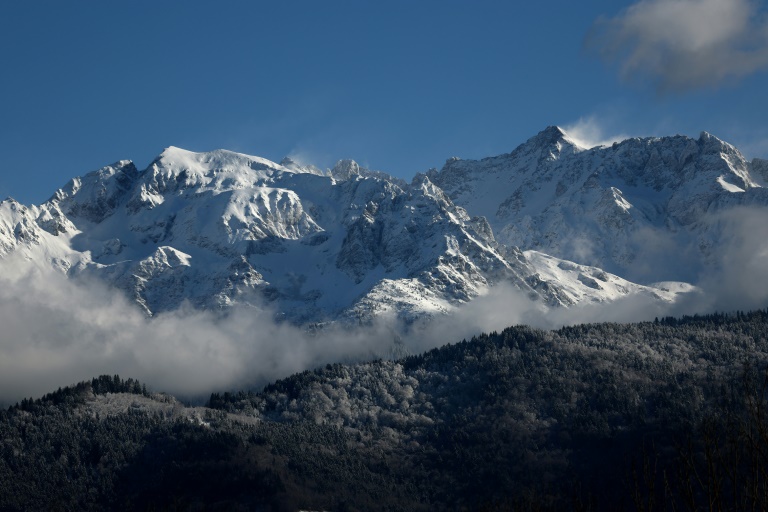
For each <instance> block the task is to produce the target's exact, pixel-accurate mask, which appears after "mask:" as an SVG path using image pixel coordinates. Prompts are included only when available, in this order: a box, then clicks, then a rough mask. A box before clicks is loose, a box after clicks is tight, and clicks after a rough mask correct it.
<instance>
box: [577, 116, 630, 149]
mask: <svg viewBox="0 0 768 512" xmlns="http://www.w3.org/2000/svg"><path fill="white" fill-rule="evenodd" d="M563 130H565V133H566V134H568V137H570V138H571V140H573V142H575V143H576V144H578V145H579V146H581V147H584V148H593V147H595V146H610V145H611V144H613V143H614V142H621V141H622V140H625V139H628V138H629V136H628V135H625V134H622V133H620V134H615V135H608V134H607V133H606V129H605V126H604V125H603V124H602V123H601V122H600V121H599V120H598V119H597V118H596V117H595V116H588V117H580V118H579V120H578V121H576V122H575V123H573V124H569V125H566V126H564V127H563Z"/></svg>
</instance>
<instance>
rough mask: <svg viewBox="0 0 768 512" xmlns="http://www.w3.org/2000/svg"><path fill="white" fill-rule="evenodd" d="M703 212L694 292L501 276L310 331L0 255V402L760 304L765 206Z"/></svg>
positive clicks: (260, 372) (272, 370)
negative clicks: (149, 313) (703, 247)
mask: <svg viewBox="0 0 768 512" xmlns="http://www.w3.org/2000/svg"><path fill="white" fill-rule="evenodd" d="M708 222H713V223H717V224H718V225H720V226H721V228H722V231H723V236H722V240H721V241H722V243H721V244H719V245H717V246H715V247H713V248H712V252H711V255H710V257H711V260H712V261H711V263H710V264H709V265H707V266H706V268H705V271H703V272H702V273H701V276H700V278H699V279H698V282H696V283H695V284H697V285H698V286H699V288H700V289H701V291H700V292H699V293H693V294H689V295H688V296H687V297H685V298H684V299H683V300H680V301H679V302H678V303H676V304H666V303H663V302H661V301H658V300H654V299H653V298H651V297H650V296H648V295H634V296H628V297H626V298H624V299H621V300H617V301H614V302H612V303H608V304H587V305H580V306H575V307H571V308H547V307H545V306H544V305H543V304H542V303H541V302H533V301H531V300H529V298H528V297H527V296H525V295H524V294H523V293H521V292H520V291H519V290H517V289H516V288H514V287H513V286H511V285H509V286H505V285H499V286H497V287H494V288H492V289H491V290H490V291H489V292H488V293H487V294H486V295H483V296H481V297H478V298H476V299H475V300H473V301H472V302H470V303H469V304H466V305H465V306H463V307H461V308H458V309H457V310H455V311H454V312H453V313H452V314H451V315H449V316H446V317H441V318H439V319H438V320H437V321H432V322H424V323H420V324H417V325H410V326H404V325H402V324H400V323H399V322H397V321H396V320H394V319H391V318H389V319H388V318H382V319H380V320H379V321H378V322H377V323H375V324H374V325H370V326H366V327H359V328H355V329H343V328H334V327H329V328H325V329H323V330H320V331H318V332H307V331H306V330H305V329H302V328H299V327H296V326H292V325H290V324H286V323H279V322H275V321H274V318H275V315H274V312H272V311H269V310H257V309H254V308H251V307H248V308H246V307H243V308H234V309H232V310H231V311H229V312H227V313H225V314H221V313H213V312H208V311H199V310H194V309H192V308H181V309H180V310H178V311H174V312H170V313H164V314H160V315H157V316H155V317H154V318H147V317H146V316H145V315H144V314H143V313H142V312H141V311H140V310H139V308H138V307H137V306H136V305H135V304H133V303H132V302H130V301H129V300H128V299H126V298H125V297H124V296H123V294H122V293H120V292H118V291H116V290H114V289H110V288H108V287H107V286H106V285H104V284H103V283H100V282H95V281H83V280H73V279H68V278H66V277H65V276H63V275H61V274H59V273H57V272H54V271H46V270H40V269H39V268H34V267H31V266H30V265H29V264H28V263H26V262H24V261H22V260H15V259H6V260H5V261H3V264H2V265H0V323H1V325H2V330H0V403H6V404H7V403H13V402H15V401H18V400H20V399H21V398H23V397H29V396H33V397H38V396H41V395H42V394H44V393H46V392H49V391H51V390H53V389H56V388H57V387H59V386H65V385H68V384H72V383H75V382H78V381H81V380H85V379H89V378H91V377H93V376H97V375H101V374H115V373H117V374H120V375H121V376H123V377H124V378H127V377H133V378H137V379H139V380H141V381H143V382H146V383H147V384H148V385H149V386H150V387H151V388H153V389H155V390H159V391H166V392H170V393H172V394H176V395H178V396H182V397H186V398H190V399H196V398H197V399H199V398H204V397H205V396H207V395H208V394H209V393H210V392H212V391H222V390H227V389H242V388H248V387H259V386H262V385H264V384H265V383H267V382H269V381H273V380H275V379H278V378H283V377H286V376H288V375H291V374H293V373H295V372H298V371H302V370H305V369H310V368H315V367H318V366H321V365H324V364H326V363H332V362H350V361H359V360H367V359H371V358H376V357H387V355H388V354H390V353H392V350H393V345H394V340H395V337H396V335H398V334H399V335H400V336H401V337H402V339H403V341H404V343H405V348H406V349H407V350H408V351H409V352H411V353H420V352H422V351H424V350H428V349H430V348H433V347H437V346H441V345H444V344H446V343H455V342H458V341H461V339H463V338H467V339H468V338H470V337H472V336H473V335H476V334H479V333H481V332H489V331H494V330H496V331H500V330H502V329H504V328H505V327H508V326H511V325H517V324H529V325H533V326H535V327H540V328H558V327H560V326H563V325H572V324H576V323H585V322H602V321H618V322H629V321H642V320H652V319H653V318H654V317H662V316H667V315H681V314H693V313H707V312H712V311H733V310H736V309H743V310H747V309H754V308H765V307H768V286H766V285H767V284H768V215H766V213H765V210H764V209H757V208H755V209H751V208H741V209H737V210H732V211H731V212H728V213H727V214H724V215H720V216H718V217H716V218H711V219H709V220H708ZM665 243H666V242H665ZM670 251H671V252H670ZM670 251H664V254H662V253H661V252H659V253H658V254H656V255H655V257H656V258H657V259H656V260H655V261H653V262H651V263H652V264H654V265H664V264H665V261H666V262H667V264H668V263H669V261H670V259H674V258H679V257H680V256H681V255H683V254H684V253H683V252H681V251H678V250H677V249H674V248H673V249H671V250H670ZM649 257H650V256H649Z"/></svg>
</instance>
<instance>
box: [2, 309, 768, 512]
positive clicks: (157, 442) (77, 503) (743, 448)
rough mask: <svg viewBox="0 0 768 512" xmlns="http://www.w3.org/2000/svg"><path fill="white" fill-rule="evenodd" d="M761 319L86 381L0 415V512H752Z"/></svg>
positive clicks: (766, 451) (764, 316) (498, 337)
mask: <svg viewBox="0 0 768 512" xmlns="http://www.w3.org/2000/svg"><path fill="white" fill-rule="evenodd" d="M767 365H768V311H756V312H752V313H738V314H733V315H708V316H697V317H686V318H682V319H674V318H666V319H662V320H657V321H655V322H646V323H638V324H627V325H620V324H591V325H581V326H575V327H566V328H562V329H560V330H556V331H542V330H536V329H532V328H529V327H524V326H520V327H511V328H508V329H505V330H504V331H502V332H499V333H491V334H487V335H482V336H478V337H476V338H473V339H472V340H469V341H462V342H460V343H456V344H450V345H446V346H444V347H442V348H438V349H434V350H432V351H429V352H427V353H425V354H422V355H418V356H411V357H407V358H405V359H402V360H399V361H373V362H369V363H364V364H357V365H339V364H337V365H329V366H326V367H325V368H322V369H318V370H315V371H308V372H304V373H301V374H297V375H294V376H292V377H289V378H287V379H284V380H280V381H277V382H275V383H272V384H270V385H268V386H266V388H265V389H264V390H263V391H262V392H246V391H239V392H231V391H230V392H220V393H214V394H213V395H211V398H210V401H209V403H208V404H207V407H185V406H184V405H182V404H181V403H179V402H178V401H177V400H176V399H174V398H173V397H169V396H167V395H162V394H158V393H151V392H149V391H147V389H146V387H145V386H142V385H141V384H140V383H138V382H136V381H133V380H131V379H129V380H128V381H123V380H121V379H120V378H119V377H100V378H97V379H93V380H92V381H90V382H84V383H81V384H78V385H76V386H72V387H70V388H66V389H63V390H59V391H57V392H55V393H52V394H50V395H47V396H46V397H43V398H42V399H38V400H25V401H23V402H22V403H20V404H18V405H17V406H14V407H11V408H10V409H9V410H7V411H4V412H2V413H0V509H2V510H22V509H25V510H29V509H61V510H75V509H77V510H86V509H99V508H105V507H112V508H121V509H142V510H146V509H157V508H159V509H163V508H173V509H192V510H199V509H203V508H206V509H221V510H224V509H226V510H230V509H238V508H240V509H243V510H298V509H307V508H308V509H314V510H319V509H323V510H419V509H422V510H436V509H437V510H444V509H446V510H477V509H483V508H485V509H500V510H514V509H526V510H530V509H535V510H563V509H574V510H586V509H591V510H616V509H621V508H623V509H626V510H635V509H638V510H664V509H669V510H671V509H673V508H674V509H676V510H699V509H708V507H709V505H710V503H715V504H716V505H719V506H720V507H721V508H722V509H730V510H742V509H755V510H760V509H764V508H765V507H766V506H768V502H767V501H766V492H767V491H768V488H767V487H766V482H767V481H768V478H766V475H765V468H768V436H767V435H766V432H768V420H767V419H766V409H768V401H766V387H765V380H764V377H765V368H766V366H767Z"/></svg>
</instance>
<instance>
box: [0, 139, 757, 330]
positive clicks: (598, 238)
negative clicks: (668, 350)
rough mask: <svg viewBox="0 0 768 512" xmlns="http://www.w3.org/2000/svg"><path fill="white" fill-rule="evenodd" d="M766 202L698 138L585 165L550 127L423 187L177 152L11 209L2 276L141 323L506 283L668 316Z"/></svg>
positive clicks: (453, 299)
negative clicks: (630, 303) (44, 276)
mask: <svg viewBox="0 0 768 512" xmlns="http://www.w3.org/2000/svg"><path fill="white" fill-rule="evenodd" d="M766 183H768V163H766V161H764V160H759V159H755V160H753V161H752V162H747V161H746V160H745V159H744V158H743V157H742V155H741V154H740V153H739V152H738V151H737V150H736V149H735V148H734V147H733V146H731V145H729V144H727V143H725V142H722V141H720V140H719V139H717V138H715V137H713V136H711V135H709V134H706V133H702V134H701V136H700V137H699V138H698V139H691V138H688V137H682V136H675V137H664V138H647V139H629V140H626V141H624V142H621V143H617V144H614V145H612V146H611V147H598V148H592V149H586V148H583V147H580V146H579V145H578V144H577V143H576V142H575V141H574V140H573V139H571V138H570V137H568V135H567V134H566V133H565V132H564V131H562V130H561V129H559V128H556V127H550V128H547V129H546V130H544V131H542V132H541V133H539V134H538V135H536V136H535V137H533V138H531V139H530V140H529V141H527V142H526V143H525V144H522V145H521V146H520V147H518V148H517V149H515V150H514V151H513V152H512V153H509V154H505V155H501V156H497V157H492V158H486V159H483V160H480V161H465V160H460V159H457V158H452V159H449V160H448V161H447V162H446V164H445V166H444V167H443V169H442V170H440V171H437V170H431V171H429V172H428V173H426V174H420V175H417V176H416V177H415V178H414V180H413V181H412V182H411V183H406V182H404V181H402V180H400V179H398V178H394V177H392V176H389V175H387V174H385V173H382V172H378V171H370V170H367V169H364V168H361V167H360V166H359V165H358V164H357V163H355V162H354V161H352V160H342V161H340V162H339V163H338V164H337V165H336V166H335V167H334V168H333V169H330V170H326V171H323V170H320V169H318V168H316V167H313V166H311V165H302V164H299V163H297V162H295V161H293V160H291V159H288V158H286V159H284V160H283V161H282V162H281V163H280V164H277V163H274V162H271V161H269V160H265V159H263V158H258V157H253V156H248V155H243V154H239V153H233V152H230V151H223V150H218V151H212V152H209V153H193V152H190V151H185V150H183V149H179V148H174V147H171V148H168V149H166V150H165V151H164V152H163V153H162V154H161V155H160V156H159V157H158V158H157V159H156V160H155V161H154V162H152V164H150V165H149V167H148V168H147V169H145V170H143V171H140V170H138V169H137V168H136V167H135V166H134V165H133V163H131V162H130V161H120V162H116V163H115V164H112V165H110V166H107V167H104V168H102V169H99V170H97V171H94V172H92V173H89V174H87V175H85V176H83V177H80V178H75V179H73V180H71V181H70V182H69V183H67V184H66V185H65V186H64V187H62V188H61V189H60V190H58V191H57V192H56V193H55V194H53V196H52V197H51V199H50V200H49V201H47V202H45V203H44V204H42V205H39V206H24V205H21V204H19V203H17V202H16V201H14V200H12V199H8V200H6V201H3V202H2V203H0V256H3V257H4V256H9V255H17V256H20V257H23V258H25V259H27V260H30V261H32V262H33V263H34V264H35V265H38V266H41V267H53V268H56V269H57V270H59V271H62V272H65V273H67V274H69V275H72V276H77V275H84V276H92V277H96V278H99V279H102V280H105V281H106V282H108V283H111V284H114V285H116V286H117V287H119V288H120V289H122V290H124V291H125V292H126V293H127V294H128V295H129V296H130V297H131V298H132V299H133V300H134V301H135V302H136V303H137V304H139V305H140V306H141V307H142V308H143V309H144V310H145V311H146V312H147V313H148V314H154V313H157V312H161V311H169V310H173V309H176V308H178V307H180V306H182V305H183V304H184V303H187V302H188V303H191V304H192V305H193V306H195V307H198V308H205V309H221V308H226V307H228V306H230V305H232V304H250V305H253V306H255V307H259V308H272V309H273V310H274V311H275V313H276V314H278V315H279V316H281V317H283V318H285V319H287V320H289V321H291V322H294V323H298V324H305V323H315V322H325V321H334V320H343V321H346V322H350V323H359V322H368V321H370V320H371V319H373V318H375V317H377V316H380V315H391V316H396V317H399V318H401V319H404V320H407V321H410V320H413V319H416V318H420V317H423V316H432V315H437V314H441V313H446V312H449V311H451V310H453V309H454V308H456V307H457V306H460V305H462V304H465V303H467V302H469V301H471V300H472V299H473V298H475V297H478V296H480V295H483V294H485V293H487V292H488V291H489V290H490V289H491V288H492V287H494V286H495V285H497V284H499V283H510V284H511V285H512V286H513V287H514V288H516V289H518V290H519V291H520V292H521V293H522V294H524V295H526V296H528V297H529V298H530V299H531V300H536V301H540V302H541V303H543V304H547V305H550V306H570V305H573V304H578V303H585V302H587V303H589V302H606V301H612V300H617V299H619V298H621V297H624V296H626V295H632V294H643V295H647V296H649V297H651V298H653V299H658V300H659V301H662V302H670V301H674V300H676V298H677V297H678V296H679V294H681V293H687V292H689V291H691V290H692V288H691V287H690V286H689V285H685V284H684V283H682V282H697V281H698V278H699V276H700V274H701V273H703V272H706V271H708V270H709V269H711V268H712V265H713V264H714V262H715V259H716V258H715V256H716V255H717V253H718V251H719V250H720V247H721V246H722V245H724V244H726V243H727V242H728V240H729V236H731V235H732V234H731V233H729V229H731V227H730V226H731V224H732V223H729V221H728V215H729V214H731V213H732V212H735V211H737V209H738V208H744V207H748V208H753V209H754V211H755V212H757V213H758V216H760V215H766V221H768V209H767V208H768V189H766V188H764V187H765V185H766ZM731 217H732V215H731ZM739 236H741V237H742V238H743V237H744V236H748V234H747V235H745V234H744V233H740V234H739ZM518 247H520V248H522V249H524V250H526V251H527V252H525V253H523V252H522V251H521V250H520V249H518ZM660 281H664V283H662V284H656V285H654V284H651V283H658V282H660ZM638 282H642V283H645V284H646V286H641V285H638V284H634V283H638ZM681 283H682V284H681Z"/></svg>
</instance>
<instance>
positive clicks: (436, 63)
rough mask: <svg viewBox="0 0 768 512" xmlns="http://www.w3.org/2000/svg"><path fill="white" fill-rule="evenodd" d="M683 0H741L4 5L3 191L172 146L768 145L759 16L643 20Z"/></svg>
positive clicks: (418, 160)
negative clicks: (584, 138) (741, 62)
mask: <svg viewBox="0 0 768 512" xmlns="http://www.w3.org/2000/svg"><path fill="white" fill-rule="evenodd" d="M675 1H677V3H679V4H681V5H682V4H691V6H693V8H695V9H698V7H696V5H694V4H695V3H696V2H699V1H700V2H704V3H707V2H708V3H709V4H720V7H722V6H723V5H725V4H724V2H726V1H727V2H735V4H734V5H736V4H738V5H737V7H738V6H741V7H744V5H745V4H744V2H745V1H746V0H646V1H645V2H644V4H643V5H641V7H643V9H646V11H647V12H646V11H643V10H642V9H640V10H638V9H637V8H636V9H635V10H634V11H633V10H630V11H627V10H626V9H627V8H628V7H630V6H631V5H632V4H633V2H632V1H629V0H626V1H622V2H616V1H613V2H610V1H607V0H595V1H590V0H587V1H584V2H573V1H564V0H563V1H558V0H556V1H550V2H525V3H522V2H501V1H494V2H484V1H477V0H475V1H472V2H469V1H465V2H455V1H450V0H441V1H413V0H411V1H397V0H394V1H388V2H363V1H349V2H337V1H333V0H329V1H325V2H318V1H306V2H298V1H296V2H294V1H284V2H257V1H249V2H217V3H213V2H202V1H184V2H181V1H179V2H170V1H160V0H155V1H152V2H144V1H131V2H125V1H121V2H113V1H88V2H85V1H79V2H78V1H73V2H60V1H34V2H32V1H29V2H10V1H8V2H3V3H2V5H0V62H1V63H2V64H1V66H2V68H1V69H2V74H1V75H0V98H1V99H0V150H1V151H0V196H2V197H6V196H8V195H10V196H13V197H15V198H16V199H18V200H19V201H22V202H24V203H39V202H42V201H44V200H45V199H47V198H48V196H50V194H51V193H53V192H54V190H55V189H56V188H58V187H60V186H61V185H63V184H64V183H65V182H66V181H67V180H68V179H69V178H71V177H73V176H77V175H82V174H84V173H86V172H88V171H91V170H94V169H96V168H98V167H101V166H103V165H106V164H109V163H111V162H114V161H116V160H120V159H131V160H134V162H136V164H137V166H138V167H139V168H144V167H145V166H146V165H147V164H148V163H149V162H150V161H151V160H152V159H153V158H154V157H155V156H156V155H157V154H159V153H160V152H161V151H162V150H163V148H165V147H167V146H170V145H173V146H179V147H183V148H186V149H190V150H194V151H206V150H212V149H217V148H226V149H232V150H235V151H240V152H244V153H248V154H254V155H259V156H262V157H265V158H269V159H272V160H277V161H279V160H280V159H281V158H282V157H283V156H286V155H294V156H297V157H298V158H299V159H300V160H303V161H305V162H307V163H314V164H316V165H318V166H320V167H330V166H332V165H333V163H334V162H335V161H336V160H338V159H341V158H353V159H355V160H357V161H358V162H360V163H361V164H363V165H366V166H368V167H371V168H373V169H379V170H384V171H387V172H390V173H392V174H394V175H397V176H401V177H403V178H406V179H410V178H411V177H412V176H413V175H414V174H415V173H416V172H422V171H425V170H427V169H428V168H430V167H440V166H441V165H442V164H443V162H444V161H445V159H446V158H448V157H450V156H454V155H455V156H460V157H463V158H481V157H484V156H491V155H496V154H500V153H504V152H508V151H511V150H512V149H514V148H515V147H516V146H517V145H518V144H519V143H521V142H523V141H525V140H526V139H527V138H529V137H530V136H532V135H534V134H536V133H537V132H538V131H540V130H541V129H543V128H544V127H546V126H547V125H551V124H557V125H560V126H564V127H566V128H568V127H573V126H577V131H579V130H583V131H585V133H586V132H589V131H590V130H591V131H592V133H591V136H592V137H593V138H601V137H602V138H605V139H610V138H612V137H614V136H617V135H632V136H643V135H669V134H675V133H682V134H687V135H692V136H698V133H699V132H700V131H702V130H706V131H709V132H711V133H714V134H715V135H717V136H719V137H721V138H723V139H725V140H727V141H729V142H733V143H735V144H736V145H737V146H740V147H741V148H742V149H743V150H744V151H745V153H747V155H748V156H750V157H753V156H761V157H768V128H767V127H766V118H767V117H768V116H766V113H768V112H767V109H766V106H767V104H766V91H768V74H766V72H765V68H766V64H767V63H764V62H763V60H764V59H763V55H762V53H761V52H762V50H763V49H764V46H766V45H765V41H763V40H762V39H760V40H757V41H755V40H752V41H747V42H745V41H742V40H735V39H734V38H736V37H737V36H734V35H733V34H735V33H737V32H738V33H744V32H746V30H744V28H745V27H744V26H740V25H739V23H742V25H743V24H744V23H747V24H748V25H749V24H751V26H749V27H747V28H751V29H758V31H759V30H762V29H764V27H763V26H762V25H755V24H757V23H758V22H757V21H754V20H756V19H757V18H756V17H755V16H753V14H754V13H748V14H749V16H750V17H749V20H748V21H746V22H744V21H743V20H742V21H741V22H740V21H739V20H740V19H741V18H739V16H741V14H740V13H738V12H736V13H735V14H734V13H729V14H728V16H730V14H733V16H734V18H733V19H735V21H733V22H732V23H731V21H732V20H731V21H728V23H731V25H733V24H734V23H735V25H734V26H731V25H728V26H726V28H725V29H723V30H725V31H726V33H725V36H723V37H722V38H721V39H717V37H720V36H718V35H717V34H718V33H719V32H718V30H717V29H713V28H712V26H711V24H712V23H715V24H716V25H717V26H718V27H719V26H720V24H721V23H722V22H721V20H722V19H724V16H723V15H722V13H719V12H717V13H715V14H712V13H713V12H714V11H715V10H716V8H717V5H715V6H714V7H712V9H710V11H707V12H705V13H704V14H703V15H702V16H698V15H697V16H688V15H685V14H684V13H683V14H681V15H680V21H679V23H678V24H677V25H675V23H672V24H671V25H669V27H667V28H668V29H669V31H670V32H673V33H674V37H676V38H677V37H684V38H685V37H687V39H685V40H682V41H679V40H677V39H675V40H672V39H669V38H668V40H665V41H667V43H669V44H668V45H667V46H664V44H666V43H664V42H663V41H662V43H658V37H657V34H654V33H651V32H652V31H653V30H657V27H658V26H660V24H659V23H657V22H653V23H647V25H642V23H645V22H647V21H648V20H647V19H646V18H649V16H650V18H653V16H657V17H658V16H661V17H662V18H663V19H664V20H666V19H668V18H670V16H669V15H668V14H665V13H664V12H662V11H663V8H664V6H661V7H660V9H661V10H659V9H657V10H655V11H654V10H653V9H651V7H653V8H656V7H659V6H658V5H656V6H655V7H654V6H653V5H650V4H663V3H664V2H668V3H669V2H673V3H674V2H675ZM702 5H703V4H702ZM729 5H731V4H729ZM635 7H637V6H635ZM683 7H685V5H683ZM710 14H711V16H709V17H708V15H710ZM742 14H743V13H742ZM674 15H675V14H674V13H673V15H672V16H671V17H674ZM601 17H602V18H601ZM683 18H684V19H685V20H686V21H682V20H683ZM726 18H727V16H726ZM598 19H602V20H603V22H602V25H601V24H599V23H598V25H595V23H596V21H597V20H598ZM690 19H693V20H694V21H690ZM727 19H728V20H730V19H731V18H727ZM633 20H634V21H637V20H640V21H639V22H638V23H639V24H640V26H641V29H637V30H635V28H633V27H636V25H638V23H634V22H633ZM643 20H645V21H643ZM692 23H694V24H695V23H698V24H699V25H693V26H691V24H692ZM661 25H662V28H664V27H665V26H666V25H664V24H663V23H662V24H661ZM595 27H598V28H600V27H602V28H600V30H599V31H598V32H599V33H600V34H602V35H601V36H600V37H597V38H596V39H595V38H594V37H590V41H592V43H590V44H588V45H587V46H585V38H587V36H588V34H594V33H595V30H596V29H595ZM606 27H607V28H606ZM642 27H646V29H647V30H646V29H644V28H642ZM650 27H652V28H650ZM729 27H730V28H729ZM696 29H700V30H701V31H702V32H698V31H697V30H696ZM643 30H646V31H645V32H644V31H643ZM728 30H731V32H728ZM633 31H634V32H633ZM700 33H704V34H711V33H714V34H715V35H713V36H711V37H713V38H715V39H714V40H704V41H703V43H702V41H700V40H699V39H698V35H697V34H700ZM767 33H768V32H767ZM681 34H682V35H681ZM622 36H627V37H622ZM668 36H669V37H672V36H671V35H669V34H668ZM633 37H634V38H635V39H634V40H633V39H632V38H633ZM707 37H709V36H707ZM705 39H706V38H705ZM627 40H630V43H628V44H629V46H626V45H625V46H622V44H624V43H623V42H622V41H624V42H626V41H627ZM632 41H634V42H632ZM670 41H671V42H670ZM713 41H714V42H713ZM655 44H661V46H658V45H657V46H654V45H655ZM633 45H634V46H633ZM702 45H703V46H702ZM679 47H684V48H686V49H688V50H690V52H689V53H685V52H683V53H682V54H680V52H678V51H677V48H679ZM742 47H743V48H747V49H748V50H749V51H751V52H752V53H753V54H754V55H755V59H752V61H751V67H750V66H749V65H747V67H748V69H747V70H746V71H744V69H743V68H744V66H741V67H738V66H735V65H734V66H733V69H732V70H731V74H730V75H728V73H726V75H727V76H725V77H724V78H722V79H716V78H715V79H710V78H711V77H712V76H713V73H714V74H716V71H717V70H715V71H713V70H712V69H709V68H707V66H708V65H709V66H713V65H715V64H712V62H715V63H718V62H721V63H724V64H719V68H717V69H726V71H727V70H728V66H729V65H730V64H729V63H730V62H732V61H733V59H732V58H730V57H729V55H728V51H725V52H723V51H720V50H722V49H723V48H725V49H726V50H734V51H736V50H739V49H741V48H742ZM659 48H661V50H659ZM702 48H703V50H702ZM608 50H613V51H608ZM657 50H658V51H661V52H666V53H665V55H666V57H665V58H666V60H665V61H664V62H662V64H659V63H658V62H657V61H656V58H655V57H649V55H656V53H654V52H657ZM686 51H687V50H686ZM702 51H703V52H704V53H706V52H710V53H712V55H713V57H712V58H709V57H708V56H707V55H703V58H702V59H701V60H699V59H698V58H699V57H702ZM715 54H717V55H715ZM601 55H602V58H601ZM691 56H694V57H696V58H692V57H691ZM715 57H717V58H715ZM717 59H721V60H719V61H718V60H717ZM638 62H639V64H638ZM690 62H700V63H703V62H707V63H709V64H701V65H700V66H699V67H697V68H695V69H694V68H693V65H689V64H688V63H690ZM681 63H685V64H681ZM689 67H690V69H689ZM681 69H682V72H684V73H683V76H682V78H681V76H679V75H680V73H681V71H680V70H681ZM622 70H624V71H622ZM601 140H602V139H601Z"/></svg>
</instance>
